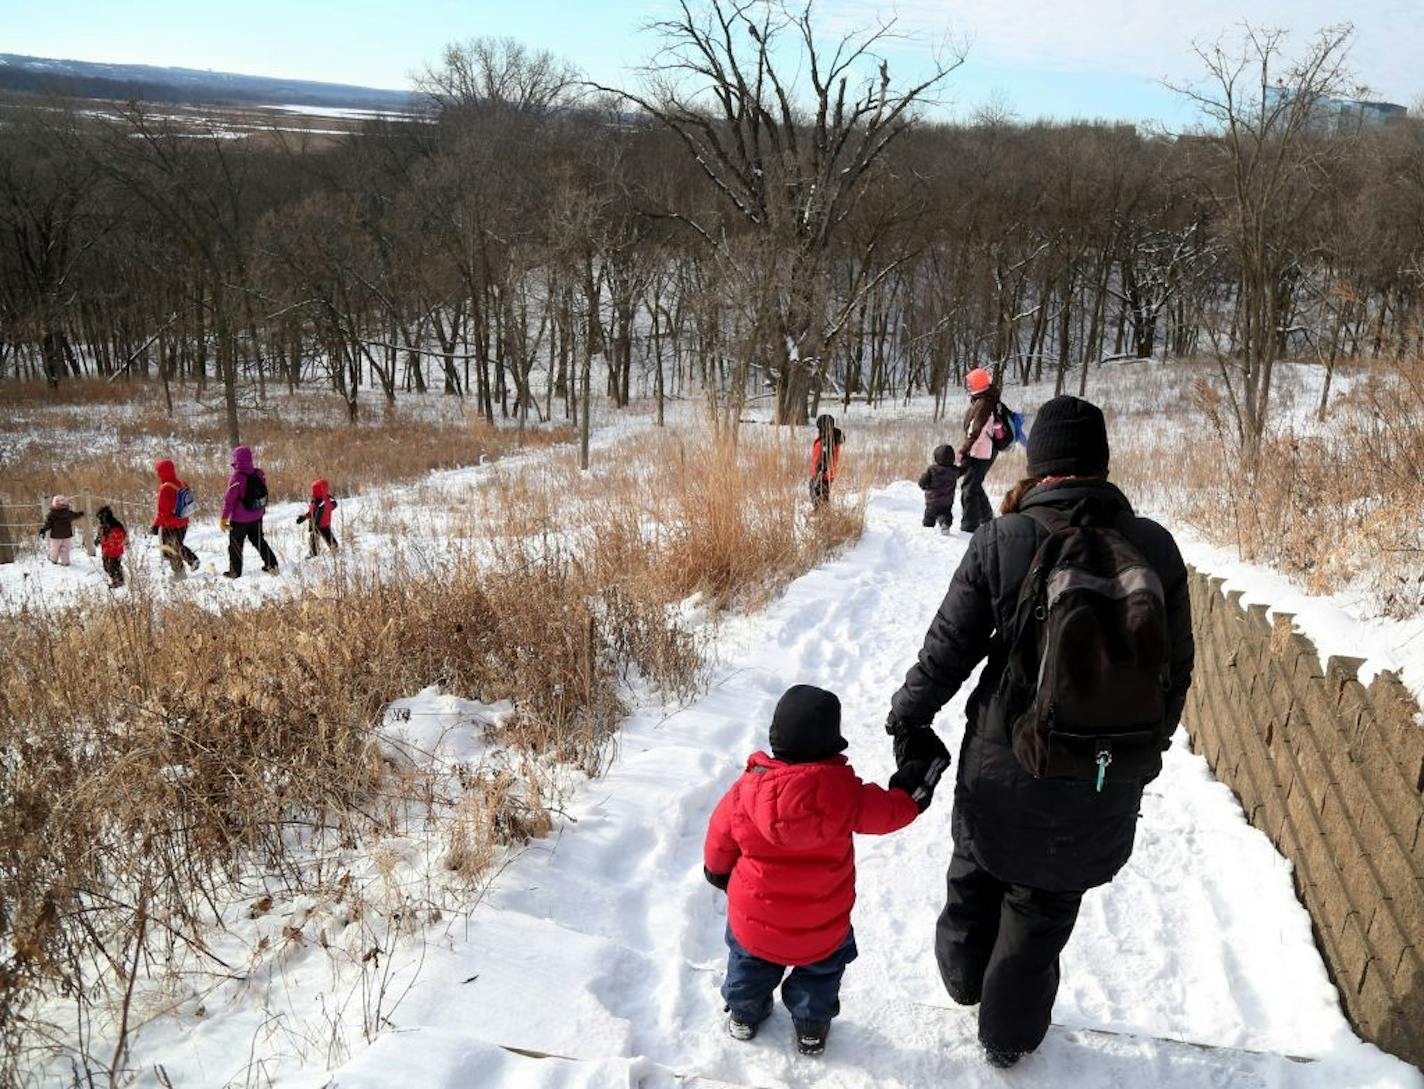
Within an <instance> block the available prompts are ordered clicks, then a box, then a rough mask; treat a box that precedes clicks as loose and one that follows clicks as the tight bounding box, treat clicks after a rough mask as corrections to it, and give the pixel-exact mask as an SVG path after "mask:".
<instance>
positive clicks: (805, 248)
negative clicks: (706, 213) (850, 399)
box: [600, 0, 962, 422]
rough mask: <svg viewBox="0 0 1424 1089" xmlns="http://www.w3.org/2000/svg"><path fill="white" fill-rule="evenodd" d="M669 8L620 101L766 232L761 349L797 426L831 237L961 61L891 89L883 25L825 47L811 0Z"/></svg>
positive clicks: (820, 346)
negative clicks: (772, 307)
mask: <svg viewBox="0 0 1424 1089" xmlns="http://www.w3.org/2000/svg"><path fill="white" fill-rule="evenodd" d="M678 11H679V14H678V15H677V16H675V17H673V18H671V19H666V20H663V21H660V22H657V23H654V24H653V29H655V30H656V31H657V32H658V33H659V34H661V36H662V38H663V47H662V49H661V51H660V52H659V54H658V56H657V58H656V61H655V65H654V66H653V67H650V68H649V69H648V73H647V80H646V87H645V90H643V91H642V92H631V91H624V92H620V93H622V94H624V96H625V97H626V98H628V99H629V100H631V101H632V102H634V103H636V104H637V106H638V107H640V108H641V109H642V110H644V111H646V112H647V113H648V114H650V115H651V116H653V117H655V118H656V119H657V120H658V121H660V122H661V123H662V124H664V125H666V126H667V127H668V128H670V129H671V130H672V131H674V132H675V133H676V134H677V135H678V137H679V138H680V139H681V141H682V143H683V145H684V146H685V147H686V149H687V151H688V152H689V154H690V155H692V156H693V158H694V160H695V161H696V163H697V164H698V166H699V167H700V168H701V170H702V171H703V172H704V173H705V174H706V177H707V178H708V179H709V180H710V181H711V182H712V184H713V185H714V186H716V188H717V189H718V191H720V193H721V194H722V195H723V196H724V197H725V198H726V200H727V201H728V202H730V204H731V205H732V207H733V208H734V209H735V210H736V214H737V215H738V216H740V218H741V219H742V220H743V221H744V223H745V224H746V225H747V226H749V227H750V228H751V229H752V230H753V231H754V232H756V233H758V234H760V235H762V236H764V237H765V239H766V241H767V243H768V244H767V245H765V246H763V247H762V253H763V254H764V255H765V256H766V257H767V258H768V259H769V260H772V261H774V262H776V264H777V267H776V268H775V270H774V273H775V274H774V275H773V276H772V277H770V279H771V281H772V282H773V283H774V284H775V285H776V290H777V299H776V322H775V329H774V330H769V331H768V332H770V333H771V334H772V336H771V337H770V338H769V342H768V343H765V344H764V346H763V348H764V351H765V352H766V356H767V365H768V366H769V368H770V369H771V371H772V374H773V378H774V381H775V387H776V395H777V418H778V420H780V421H782V422H802V421H804V420H805V417H806V409H807V400H808V397H809V395H810V393H811V388H812V385H813V381H814V378H815V375H816V374H817V372H818V371H819V370H820V369H821V368H822V360H821V357H822V354H823V350H824V340H825V336H826V332H827V320H826V318H827V314H826V311H827V297H828V294H829V280H830V267H829V259H828V255H829V253H830V249H831V244H832V240H833V239H834V238H835V236H836V234H837V232H838V231H839V230H840V229H841V227H842V225H843V224H844V223H845V222H846V220H847V218H848V217H849V216H850V215H851V214H852V213H853V212H854V210H855V208H856V204H857V202H858V201H859V199H860V197H861V196H862V195H863V194H864V192H865V191H866V188H867V185H868V183H869V181H870V178H871V175H872V171H873V170H874V169H875V168H876V167H877V166H878V165H880V164H881V163H883V161H884V160H885V157H886V152H887V150H888V149H889V148H890V146H891V145H892V144H893V143H894V142H895V141H896V139H897V138H899V137H900V136H902V135H903V134H904V133H905V132H906V131H908V129H909V128H910V126H911V123H912V121H913V119H914V118H913V107H914V106H915V104H916V103H917V102H919V101H921V100H922V99H923V98H924V97H925V96H926V94H927V93H928V92H929V91H930V90H931V89H932V88H934V87H935V86H936V85H937V84H939V83H940V82H941V81H942V80H943V79H944V78H945V77H946V76H947V75H948V74H949V73H950V72H951V71H952V70H953V69H954V68H955V67H957V66H958V64H959V63H960V62H961V61H962V55H956V56H954V57H953V58H950V59H944V58H937V59H936V60H935V61H934V63H933V64H932V65H931V68H930V71H929V73H928V74H927V75H926V76H925V77H924V78H923V79H921V80H920V81H919V82H917V83H912V84H910V85H908V86H906V87H897V86H895V85H894V84H893V83H892V82H891V78H890V67H889V62H888V61H886V60H885V59H884V58H883V57H881V56H879V55H878V52H877V51H878V50H879V49H880V48H881V47H883V46H884V45H885V44H887V43H888V42H889V41H891V40H892V39H893V38H894V37H895V33H894V23H893V21H891V22H882V23H879V24H877V25H876V26H874V27H873V28H872V29H869V30H865V31H851V32H848V33H846V34H844V35H843V36H842V37H841V38H840V39H839V40H838V41H836V42H835V43H834V44H833V45H827V44H826V43H825V41H824V39H823V38H822V36H821V35H820V34H819V33H818V31H817V28H816V26H815V23H814V21H813V4H812V3H811V2H807V3H806V5H805V6H804V7H802V8H799V9H797V10H793V9H791V8H790V7H788V6H787V5H786V4H784V3H779V2H771V0H708V2H707V3H706V4H705V5H703V6H702V7H700V8H699V9H697V10H694V8H693V7H692V5H691V4H690V3H689V2H688V0H681V2H680V3H679V4H678ZM798 71H799V72H800V73H801V74H803V75H804V80H803V79H799V78H798V77H797V75H796V73H797V72H798ZM600 89H602V90H609V88H600ZM689 222H692V221H691V220H690V219H689ZM693 226H695V227H696V228H697V229H698V230H699V231H700V232H701V233H702V235H703V237H704V238H705V239H706V240H707V241H708V242H709V243H711V244H712V245H714V246H720V245H723V244H724V239H723V237H722V236H721V235H720V234H717V233H714V232H713V231H711V230H708V229H707V227H705V226H703V225H701V224H698V223H693ZM758 279H762V280H766V279H767V277H765V276H761V277H758Z"/></svg>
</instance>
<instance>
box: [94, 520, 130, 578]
mask: <svg viewBox="0 0 1424 1089" xmlns="http://www.w3.org/2000/svg"><path fill="white" fill-rule="evenodd" d="M97 517H98V519H99V528H98V531H97V532H96V533H95V535H94V543H95V544H96V545H98V546H99V554H100V555H101V556H103V557H104V574H106V575H108V576H109V585H110V586H111V587H112V588H114V589H115V590H117V589H118V588H119V587H120V586H122V585H123V584H124V545H125V543H126V542H127V541H128V538H129V534H128V530H126V529H124V524H123V523H122V522H120V521H119V520H118V519H117V518H115V517H114V508H113V507H107V506H105V507H100V508H99V510H98V514H97Z"/></svg>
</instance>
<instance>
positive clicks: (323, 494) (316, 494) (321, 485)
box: [312, 480, 331, 499]
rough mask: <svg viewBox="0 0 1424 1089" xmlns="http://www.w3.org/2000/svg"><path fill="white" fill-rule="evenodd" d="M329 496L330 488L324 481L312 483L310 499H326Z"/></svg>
mask: <svg viewBox="0 0 1424 1089" xmlns="http://www.w3.org/2000/svg"><path fill="white" fill-rule="evenodd" d="M330 496H331V486H330V485H329V484H327V482H326V481H325V480H313V481H312V498H313V499H327V498H329V497H330Z"/></svg>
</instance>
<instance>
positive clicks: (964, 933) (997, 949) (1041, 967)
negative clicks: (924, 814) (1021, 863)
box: [935, 846, 1083, 1052]
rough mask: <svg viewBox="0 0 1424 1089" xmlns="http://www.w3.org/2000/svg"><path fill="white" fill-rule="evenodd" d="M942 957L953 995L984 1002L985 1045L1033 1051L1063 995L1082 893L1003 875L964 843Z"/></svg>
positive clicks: (953, 875)
mask: <svg viewBox="0 0 1424 1089" xmlns="http://www.w3.org/2000/svg"><path fill="white" fill-rule="evenodd" d="M947 884H948V886H949V895H948V898H947V900H946V902H945V905H944V911H943V912H941V913H940V917H939V922H938V923H937V924H936V926H935V957H936V959H937V960H938V961H939V973H940V976H941V978H943V980H944V985H945V988H946V989H947V990H948V991H949V994H950V997H951V998H953V999H954V1000H955V1001H956V1002H958V1003H960V1004H962V1005H966V1006H967V1005H973V1004H974V1003H975V1002H978V1003H979V1042H980V1043H982V1044H984V1045H985V1046H986V1047H993V1048H997V1049H999V1050H1002V1051H1020V1052H1028V1051H1032V1050H1034V1049H1035V1048H1036V1047H1038V1045H1039V1044H1041V1043H1042V1042H1043V1037H1044V1036H1045V1035H1046V1034H1047V1032H1048V1023H1049V1019H1050V1017H1051V1016H1052V1014H1053V1000H1054V998H1055V997H1057V995H1058V955H1059V954H1060V953H1061V952H1062V951H1063V947H1064V946H1066V945H1067V944H1068V939H1069V938H1070V937H1071V936H1072V934H1073V925H1074V924H1075V923H1076V922H1077V921H1078V906H1079V904H1080V903H1081V901H1082V899H1083V894H1082V893H1081V892H1046V891H1044V890H1042V889H1032V888H1028V887H1026V886H1024V885H1009V884H1005V883H1004V882H1002V881H1000V880H998V879H997V878H996V877H994V876H993V875H992V874H990V873H988V872H987V871H985V870H984V869H983V868H982V867H980V865H979V864H978V863H977V862H976V861H974V858H973V856H972V855H970V854H969V852H968V851H967V850H966V849H965V848H964V847H962V846H956V847H955V850H954V857H953V859H951V860H950V863H949V874H948V878H947Z"/></svg>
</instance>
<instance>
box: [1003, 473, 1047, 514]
mask: <svg viewBox="0 0 1424 1089" xmlns="http://www.w3.org/2000/svg"><path fill="white" fill-rule="evenodd" d="M1044 479H1045V478H1044V477H1041V476H1026V477H1024V478H1023V479H1022V480H1020V481H1019V482H1018V483H1017V484H1015V485H1014V486H1013V487H1012V488H1010V489H1009V490H1008V493H1007V494H1006V495H1005V496H1004V501H1003V503H1001V504H1000V505H999V513H1000V514H1017V513H1018V512H1019V504H1020V503H1022V502H1023V497H1024V496H1026V495H1027V494H1028V493H1029V492H1031V491H1032V490H1033V489H1034V488H1037V487H1038V486H1039V485H1040V484H1042V483H1043V481H1044Z"/></svg>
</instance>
